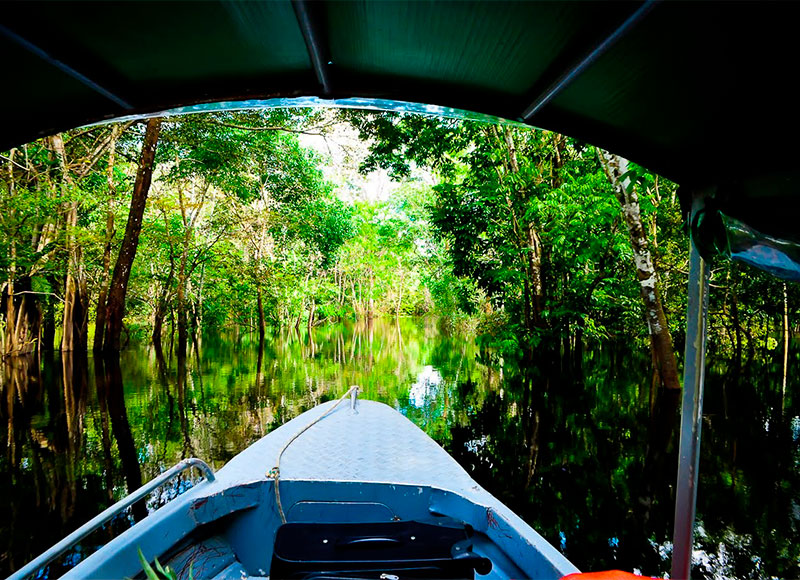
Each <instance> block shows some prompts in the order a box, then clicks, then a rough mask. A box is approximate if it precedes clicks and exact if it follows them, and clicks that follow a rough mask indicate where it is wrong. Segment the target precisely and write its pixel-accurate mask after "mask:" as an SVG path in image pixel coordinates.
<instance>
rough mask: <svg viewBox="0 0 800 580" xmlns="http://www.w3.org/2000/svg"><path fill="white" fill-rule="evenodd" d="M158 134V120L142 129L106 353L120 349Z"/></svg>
mask: <svg viewBox="0 0 800 580" xmlns="http://www.w3.org/2000/svg"><path fill="white" fill-rule="evenodd" d="M160 131H161V119H160V118H153V119H150V120H148V121H147V128H146V129H145V134H144V141H143V143H142V153H141V156H140V158H139V166H138V169H137V171H136V182H135V183H134V186H133V196H132V198H131V208H130V212H129V213H128V223H127V225H126V226H125V237H124V238H123V240H122V246H121V248H120V251H119V256H118V257H117V263H116V265H115V266H114V273H113V275H112V277H111V285H110V288H109V292H108V303H107V306H106V328H105V336H104V339H103V350H105V351H109V352H113V351H119V350H120V347H121V343H120V338H121V336H122V319H123V316H124V315H125V296H126V294H127V292H128V280H129V279H130V275H131V267H132V266H133V261H134V259H135V258H136V250H137V248H138V246H139V234H140V233H141V231H142V217H143V216H144V210H145V207H146V205H147V195H148V193H149V192H150V183H151V182H152V179H153V169H154V167H155V158H156V148H157V146H158V136H159V133H160Z"/></svg>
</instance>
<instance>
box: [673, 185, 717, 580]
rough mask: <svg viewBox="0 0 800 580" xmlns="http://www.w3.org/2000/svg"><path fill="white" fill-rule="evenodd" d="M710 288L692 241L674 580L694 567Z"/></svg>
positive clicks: (705, 267) (697, 203) (696, 206)
mask: <svg viewBox="0 0 800 580" xmlns="http://www.w3.org/2000/svg"><path fill="white" fill-rule="evenodd" d="M702 203H703V201H702V199H701V198H700V197H698V196H695V198H694V202H693V206H692V217H693V216H694V215H695V212H696V211H698V210H699V209H700V208H701V207H702ZM708 287H709V268H708V264H706V262H705V260H703V258H702V257H701V256H700V253H699V252H698V251H697V247H696V246H695V244H694V241H693V240H692V241H691V242H690V254H689V305H688V308H687V314H686V350H685V356H684V369H683V404H682V407H681V440H680V460H679V463H678V482H677V487H676V491H677V493H676V497H675V528H674V536H673V542H672V546H673V548H672V574H671V575H670V577H671V578H673V579H674V580H688V578H689V574H690V572H691V567H692V538H693V531H694V518H695V508H696V504H697V479H698V478H697V475H698V468H699V465H700V430H701V427H702V421H703V386H704V385H703V384H704V380H705V355H706V326H707V320H708Z"/></svg>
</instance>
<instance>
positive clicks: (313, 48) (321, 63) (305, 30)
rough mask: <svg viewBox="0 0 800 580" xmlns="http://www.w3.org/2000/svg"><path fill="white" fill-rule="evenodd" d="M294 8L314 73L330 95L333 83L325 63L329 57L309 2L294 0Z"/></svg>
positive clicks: (323, 88) (325, 91)
mask: <svg viewBox="0 0 800 580" xmlns="http://www.w3.org/2000/svg"><path fill="white" fill-rule="evenodd" d="M292 8H294V14H295V16H296V17H297V24H298V25H299V26H300V32H302V34H303V40H305V42H306V48H307V49H308V56H309V58H310V59H311V64H312V66H313V67H314V73H315V74H316V75H317V82H319V84H320V86H322V91H323V92H324V93H325V95H330V94H331V83H330V79H329V78H328V73H327V68H326V66H327V65H326V64H325V63H326V60H327V59H326V57H325V51H324V49H323V47H322V44H321V42H320V35H319V32H318V30H317V28H316V26H315V25H314V22H313V20H312V18H311V14H310V12H309V7H308V2H306V0H292Z"/></svg>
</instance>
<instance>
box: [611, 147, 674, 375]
mask: <svg viewBox="0 0 800 580" xmlns="http://www.w3.org/2000/svg"><path fill="white" fill-rule="evenodd" d="M597 151H598V157H599V158H600V163H601V165H602V166H603V169H604V171H605V173H606V176H607V177H608V180H609V181H610V182H611V185H612V187H613V190H614V195H615V196H616V198H617V200H618V201H619V203H620V205H621V206H622V214H623V217H624V219H625V225H626V226H627V228H628V234H629V236H630V240H631V245H632V247H633V259H634V262H635V264H636V275H637V277H638V279H639V290H640V293H641V296H642V301H643V302H644V307H645V317H646V319H647V326H648V328H649V330H650V347H651V350H652V354H653V362H654V365H655V369H656V372H657V373H658V377H659V382H660V386H661V388H665V389H680V388H681V383H680V378H679V375H678V363H677V360H676V359H675V351H674V350H673V347H672V336H671V335H670V332H669V326H667V317H666V315H665V314H664V307H663V305H662V303H661V296H660V293H659V289H658V275H657V273H656V269H655V266H654V265H653V259H652V257H651V255H650V249H649V243H648V239H647V234H646V232H645V229H644V225H643V224H642V216H641V211H640V208H639V197H638V195H637V194H636V191H635V190H634V188H633V186H632V184H631V183H630V179H629V178H628V177H627V176H626V175H625V174H626V173H627V172H628V161H627V160H625V159H623V158H622V157H619V156H618V155H613V154H611V153H608V152H607V151H603V150H602V149H598V150H597Z"/></svg>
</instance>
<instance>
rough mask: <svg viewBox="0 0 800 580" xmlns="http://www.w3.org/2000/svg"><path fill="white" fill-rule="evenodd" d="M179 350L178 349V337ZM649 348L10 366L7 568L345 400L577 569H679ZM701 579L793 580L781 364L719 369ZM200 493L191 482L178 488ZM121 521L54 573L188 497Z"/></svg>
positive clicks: (233, 345) (401, 338)
mask: <svg viewBox="0 0 800 580" xmlns="http://www.w3.org/2000/svg"><path fill="white" fill-rule="evenodd" d="M167 346H169V345H167ZM648 368H649V358H648V356H647V353H632V352H630V351H629V350H628V351H626V350H625V349H621V348H620V347H619V346H612V345H602V346H596V347H592V348H590V349H588V348H587V349H586V351H585V352H581V353H569V354H568V355H564V353H559V354H558V355H557V356H556V355H543V356H541V357H539V360H538V361H535V362H531V363H528V364H526V365H524V368H521V367H520V365H515V364H511V363H509V362H508V361H502V360H500V359H498V358H497V357H496V356H491V355H487V354H486V353H484V355H483V356H481V354H480V352H479V350H478V348H477V347H476V346H475V344H474V341H473V340H472V339H471V338H469V337H467V336H462V335H459V334H457V333H452V332H445V331H443V330H442V329H441V327H440V325H439V324H438V323H437V322H436V321H435V320H401V321H400V323H399V324H395V322H394V321H384V320H376V321H373V322H372V323H371V324H358V325H356V324H352V323H348V324H341V325H328V326H323V327H320V328H317V329H314V331H313V332H312V333H311V334H310V335H309V334H307V333H305V332H301V333H299V334H298V333H295V332H287V331H284V332H282V333H278V334H276V335H274V336H271V337H269V338H268V340H267V342H266V344H265V345H264V348H263V350H261V351H260V349H259V346H258V341H257V338H254V337H253V336H252V335H249V334H237V333H234V332H228V333H226V334H224V335H217V336H212V335H208V334H206V335H205V336H204V337H203V338H202V340H201V341H199V342H198V343H195V344H193V345H192V348H191V349H190V357H189V360H188V361H187V365H186V370H185V372H179V366H178V365H177V363H176V362H175V361H174V360H173V359H172V358H171V357H169V356H168V357H167V360H166V361H163V360H161V361H160V360H159V359H158V358H157V357H156V356H155V353H154V352H153V351H152V349H150V348H147V347H145V346H131V347H130V348H129V349H127V350H126V351H125V352H124V353H123V354H122V357H121V361H120V364H119V365H116V364H113V363H111V362H107V361H102V360H99V359H98V360H94V359H93V358H92V357H91V356H89V357H85V356H84V357H80V356H75V355H61V354H54V355H51V356H50V357H49V358H44V359H41V360H40V359H34V358H31V359H25V358H18V359H14V360H13V361H11V362H9V363H8V364H5V365H3V367H2V379H1V380H0V395H2V399H0V400H2V405H0V447H2V454H1V455H0V467H1V469H0V494H2V497H3V499H2V500H0V575H5V574H7V573H8V572H10V571H12V570H14V569H16V568H18V567H19V566H21V565H22V564H24V563H25V562H26V561H28V560H29V559H31V558H32V557H34V556H35V555H36V554H38V553H39V552H41V551H43V550H44V549H46V548H47V547H49V546H50V545H51V544H53V543H54V542H55V541H57V540H58V539H60V538H61V537H62V536H64V535H65V534H66V533H68V532H70V531H72V530H73V529H75V528H77V527H78V526H79V525H81V524H82V523H83V522H85V521H87V520H88V519H90V518H91V517H92V516H94V515H95V514H97V513H99V512H100V511H101V510H102V509H104V508H105V507H106V506H107V505H109V504H110V503H111V502H113V501H115V500H116V499H119V498H121V497H123V496H124V495H125V494H126V492H127V490H128V489H129V488H130V489H132V488H135V487H138V486H139V485H141V483H142V482H143V481H147V480H149V479H151V478H152V477H154V476H155V475H157V474H158V473H159V472H160V471H163V470H164V469H166V468H168V467H170V466H171V465H173V464H174V463H176V462H178V461H179V460H180V459H182V458H184V457H189V456H196V457H200V458H202V459H204V460H206V461H207V462H209V463H210V464H211V465H212V466H213V467H214V468H220V467H222V465H224V463H225V462H226V461H227V460H228V459H230V458H231V457H233V456H234V455H235V454H236V453H238V452H239V451H241V450H242V449H244V448H245V447H247V446H248V445H249V444H250V443H252V442H253V441H255V440H257V439H258V438H260V437H262V436H263V435H265V434H266V433H268V432H269V431H270V430H272V429H274V428H276V427H277V426H279V425H281V424H282V423H284V422H285V421H287V420H288V419H291V418H292V417H295V416H297V415H298V414H300V413H302V412H303V411H305V410H307V409H309V408H311V407H313V406H314V405H317V404H318V403H320V402H323V401H326V400H330V399H332V398H335V397H338V396H340V395H341V394H342V393H344V392H345V391H346V390H347V388H348V387H349V386H350V385H352V384H357V385H359V386H360V387H361V388H362V394H361V396H362V397H365V398H369V399H373V400H378V401H382V402H384V403H387V404H388V405H391V406H392V407H394V408H396V409H398V410H399V411H400V412H402V413H403V414H405V415H406V416H407V417H408V418H409V419H411V420H412V421H414V422H415V423H416V424H417V425H418V426H420V427H421V428H422V429H424V430H425V431H426V432H427V433H428V434H429V435H430V436H431V437H433V438H434V439H435V440H436V441H438V442H439V443H440V444H441V445H442V446H444V447H445V449H446V450H447V451H448V452H449V453H450V454H451V455H453V457H455V458H456V459H457V460H458V461H459V462H460V463H461V465H463V466H464V468H465V469H467V471H469V472H470V473H471V474H472V475H473V477H474V478H475V479H476V480H477V481H478V482H479V483H480V484H482V485H483V486H484V487H486V488H487V489H488V490H489V491H491V492H492V493H493V494H495V495H496V496H498V497H499V498H500V499H501V500H502V501H503V502H505V503H506V504H507V505H509V507H511V508H512V509H513V510H514V511H516V512H517V513H518V514H519V515H520V516H521V517H523V519H525V520H526V521H527V522H528V523H529V524H530V525H531V526H533V527H534V528H535V529H537V530H538V531H539V532H540V533H542V535H544V536H545V538H547V539H548V540H549V541H550V542H551V543H553V544H554V545H556V546H557V547H559V548H560V549H561V550H562V551H563V552H564V553H565V554H566V555H567V556H568V557H569V558H570V559H571V560H572V561H573V562H574V563H575V564H576V565H577V566H578V567H580V568H581V569H585V570H591V569H608V568H621V569H626V570H634V569H636V570H640V571H642V572H644V573H647V574H652V575H657V574H662V575H663V574H666V573H667V572H668V571H669V557H670V539H671V528H672V518H673V503H672V502H673V495H672V494H673V488H674V480H675V465H676V462H677V458H676V457H677V454H676V448H675V442H674V441H673V438H671V433H672V432H673V430H674V429H675V427H676V421H677V416H676V414H675V404H676V401H674V400H673V401H670V400H664V399H662V400H655V399H653V397H652V393H651V388H650V387H651V377H650V374H649V370H648ZM708 375H709V376H708V386H707V392H706V402H705V416H704V432H703V451H702V457H701V466H700V469H701V482H700V492H699V497H698V531H697V538H696V553H695V558H696V564H697V568H696V576H697V577H707V578H771V577H778V578H797V577H800V563H798V561H799V560H800V417H798V414H800V408H798V407H800V404H798V403H800V401H798V397H797V396H795V397H794V398H793V397H792V394H796V393H798V392H800V386H799V385H798V381H797V380H796V379H792V378H791V377H790V381H789V384H788V386H787V391H786V395H785V396H784V395H783V393H782V389H781V380H780V368H779V365H775V366H773V365H770V364H755V363H752V364H751V365H745V366H744V367H743V368H735V369H734V368H731V367H729V366H726V365H725V364H722V363H720V362H714V361H713V360H712V365H711V368H710V369H709V373H708ZM187 485H190V482H189V481H187V480H184V481H181V482H178V483H177V484H176V486H177V487H185V486H187ZM176 486H173V487H172V488H170V489H167V490H165V491H163V492H162V494H161V495H159V496H157V497H152V498H151V499H150V500H149V501H148V502H147V504H146V505H142V506H139V507H138V508H137V509H134V510H132V511H131V512H129V513H127V514H125V515H124V516H123V517H121V518H118V519H117V520H115V521H114V522H113V523H112V525H111V526H110V528H111V529H108V530H103V531H101V532H98V533H97V534H95V535H94V536H93V537H92V538H91V539H90V541H88V542H86V543H84V544H82V545H80V546H78V547H77V548H76V550H75V551H74V552H72V553H70V554H69V555H68V556H67V557H66V558H64V559H63V561H62V562H60V563H58V564H57V565H54V566H53V568H52V570H50V573H49V577H51V578H52V577H56V576H58V575H59V574H60V573H61V572H62V571H63V569H64V568H65V567H69V566H70V565H72V564H74V563H75V562H76V561H79V560H80V559H81V558H83V557H85V556H86V555H87V554H88V553H90V552H91V551H92V550H94V549H95V548H96V547H97V546H98V545H100V544H102V543H103V542H105V541H107V538H108V537H110V535H111V534H112V533H114V532H115V531H119V530H120V529H122V528H124V527H126V526H129V525H131V522H133V521H134V520H135V519H137V518H139V517H143V516H144V514H145V513H146V511H147V510H148V509H154V508H155V507H156V506H157V505H158V504H159V503H161V502H163V501H166V500H167V499H168V497H169V495H170V494H172V493H174V492H175V491H177V490H176V489H175V487H176Z"/></svg>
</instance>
